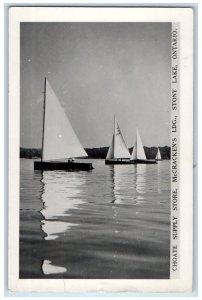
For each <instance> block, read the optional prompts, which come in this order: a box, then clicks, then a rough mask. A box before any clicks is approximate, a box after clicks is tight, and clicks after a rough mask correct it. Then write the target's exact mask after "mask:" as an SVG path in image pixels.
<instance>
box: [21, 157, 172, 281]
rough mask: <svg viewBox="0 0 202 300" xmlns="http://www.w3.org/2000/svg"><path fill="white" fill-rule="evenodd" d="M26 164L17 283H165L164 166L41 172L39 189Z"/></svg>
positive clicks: (167, 211) (167, 231) (167, 201)
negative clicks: (77, 280) (75, 280)
mask: <svg viewBox="0 0 202 300" xmlns="http://www.w3.org/2000/svg"><path fill="white" fill-rule="evenodd" d="M29 164H30V162H29V161H28V160H22V164H21V170H22V171H21V172H22V173H21V174H22V175H21V176H22V178H23V180H24V181H23V182H24V185H23V189H21V219H20V220H21V223H20V224H21V235H20V237H21V244H20V257H21V260H20V278H84V279H88V278H89V279H96V278H97V279H98V278H102V279H107V278H114V279H115V278H123V279H124V278H125V279H126V278H131V279H133V278H137V279H141V278H145V279H146V278H147V279H148V278H151V279H152V278H153V279H157V278H162V279H163V278H169V270H170V269H169V267H170V264H169V257H170V251H169V243H170V186H169V182H170V163H169V162H168V161H161V162H159V164H154V165H141V164H138V165H107V166H106V165H105V162H104V161H103V160H99V159H97V160H94V161H93V164H94V166H95V169H94V171H93V172H84V171H83V172H82V171H80V172H63V171H58V172H55V171H50V172H48V171H47V172H43V174H42V179H41V182H40V181H39V180H40V178H39V177H40V176H41V173H40V172H34V173H33V169H32V168H31V167H30V166H29ZM29 182H30V184H29ZM39 183H41V185H39ZM33 185H34V187H35V189H34V188H33ZM37 191H38V193H37ZM40 191H42V192H41V193H40ZM39 193H40V196H39ZM37 208H38V211H40V213H36V209H37ZM41 229H42V230H43V231H42V230H41Z"/></svg>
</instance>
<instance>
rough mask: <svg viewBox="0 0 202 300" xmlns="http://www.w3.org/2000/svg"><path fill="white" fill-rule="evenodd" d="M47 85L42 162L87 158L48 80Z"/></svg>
mask: <svg viewBox="0 0 202 300" xmlns="http://www.w3.org/2000/svg"><path fill="white" fill-rule="evenodd" d="M45 85H46V86H45V104H44V108H45V111H44V128H43V149H42V150H43V153H42V160H54V159H64V158H72V157H85V156H87V153H86V151H85V150H84V149H83V147H82V146H81V144H80V142H79V140H78V138H77V136H76V134H75V132H74V130H73V128H72V126H71V124H70V122H69V120H68V118H67V116H66V114H65V113H64V111H63V108H62V106H61V104H60V102H59V99H58V98H57V96H56V95H55V93H54V91H53V89H52V87H51V85H50V83H49V82H48V80H46V84H45Z"/></svg>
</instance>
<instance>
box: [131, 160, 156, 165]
mask: <svg viewBox="0 0 202 300" xmlns="http://www.w3.org/2000/svg"><path fill="white" fill-rule="evenodd" d="M131 163H132V164H134V165H136V164H157V161H156V160H155V159H135V160H131Z"/></svg>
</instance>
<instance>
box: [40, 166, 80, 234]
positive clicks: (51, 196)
mask: <svg viewBox="0 0 202 300" xmlns="http://www.w3.org/2000/svg"><path fill="white" fill-rule="evenodd" d="M41 181H42V183H43V193H42V195H41V199H42V201H43V206H44V208H43V209H42V210H41V214H42V215H43V217H44V219H43V220H42V221H41V222H42V226H41V227H42V230H43V231H44V232H45V233H46V234H47V236H46V237H45V239H46V240H50V239H56V238H57V237H58V236H59V235H56V234H60V233H63V232H65V231H67V230H68V229H69V228H70V227H71V226H77V225H78V224H73V223H69V222H67V221H66V220H67V218H66V217H68V216H70V215H71V213H70V210H71V209H76V208H77V206H78V205H79V204H81V203H83V202H84V201H83V200H82V199H81V198H80V197H79V195H80V193H81V191H82V186H84V185H85V177H83V176H82V175H81V174H80V173H77V172H70V173H69V172H60V171H58V172H53V171H49V172H48V171H47V172H43V176H42V180H41Z"/></svg>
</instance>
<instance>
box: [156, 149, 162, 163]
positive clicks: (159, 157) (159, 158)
mask: <svg viewBox="0 0 202 300" xmlns="http://www.w3.org/2000/svg"><path fill="white" fill-rule="evenodd" d="M156 160H162V158H161V152H160V149H159V147H158V150H157V154H156Z"/></svg>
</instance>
